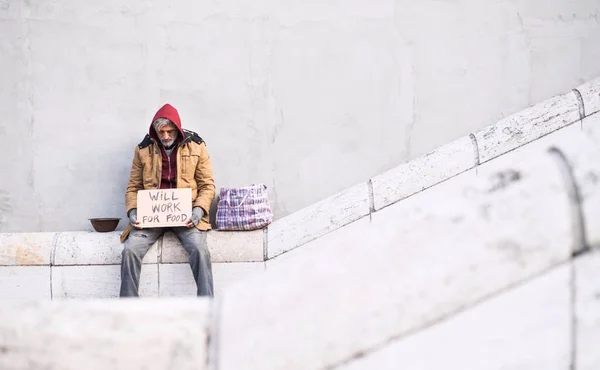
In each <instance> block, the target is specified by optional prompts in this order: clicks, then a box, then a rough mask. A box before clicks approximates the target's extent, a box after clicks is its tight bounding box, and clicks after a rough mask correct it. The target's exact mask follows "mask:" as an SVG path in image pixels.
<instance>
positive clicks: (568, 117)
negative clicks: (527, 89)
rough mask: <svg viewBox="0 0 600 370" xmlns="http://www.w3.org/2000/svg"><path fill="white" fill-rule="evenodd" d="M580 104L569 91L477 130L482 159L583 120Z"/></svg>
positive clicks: (476, 136) (492, 156)
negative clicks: (580, 113)
mask: <svg viewBox="0 0 600 370" xmlns="http://www.w3.org/2000/svg"><path fill="white" fill-rule="evenodd" d="M579 108H580V102H579V99H578V97H577V96H576V95H575V93H574V92H572V91H569V92H568V93H566V94H563V95H559V96H556V97H554V98H551V99H548V100H546V101H545V102H542V103H540V104H537V105H534V106H533V107H531V108H528V109H526V110H524V111H521V112H519V113H517V114H515V115H512V116H510V117H507V118H505V119H503V120H501V121H500V122H498V123H496V124H495V125H493V126H489V127H486V128H484V129H482V130H480V131H478V132H476V133H475V134H474V135H475V138H476V139H477V145H478V147H479V158H480V163H484V162H487V161H489V160H490V159H492V158H496V157H498V156H500V155H502V154H504V153H507V152H509V151H511V150H513V149H516V148H518V147H520V146H522V145H524V144H527V143H529V142H531V141H534V140H536V139H538V138H540V137H542V136H544V135H546V134H549V133H551V132H552V131H555V130H557V129H559V128H561V127H564V126H567V125H569V124H571V123H573V122H576V121H578V120H580V118H581V117H580V115H579Z"/></svg>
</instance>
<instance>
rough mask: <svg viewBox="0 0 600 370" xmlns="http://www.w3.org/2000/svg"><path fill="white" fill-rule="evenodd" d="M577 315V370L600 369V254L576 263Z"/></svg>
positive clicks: (597, 253)
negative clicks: (599, 343)
mask: <svg viewBox="0 0 600 370" xmlns="http://www.w3.org/2000/svg"><path fill="white" fill-rule="evenodd" d="M574 265H575V293H574V294H575V315H576V324H577V328H576V335H577V337H576V343H577V351H576V362H575V369H577V370H596V369H600V352H599V351H598V341H599V340H600V280H599V279H598V271H600V252H598V251H595V252H593V253H590V254H587V255H584V256H581V257H580V258H578V259H576V260H575V263H574Z"/></svg>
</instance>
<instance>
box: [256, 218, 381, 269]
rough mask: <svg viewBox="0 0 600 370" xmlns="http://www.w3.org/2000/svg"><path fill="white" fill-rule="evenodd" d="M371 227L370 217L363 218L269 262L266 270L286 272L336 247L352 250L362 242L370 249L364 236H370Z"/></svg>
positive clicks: (320, 256)
mask: <svg viewBox="0 0 600 370" xmlns="http://www.w3.org/2000/svg"><path fill="white" fill-rule="evenodd" d="M370 227H371V221H370V219H369V217H363V218H361V219H359V220H356V221H354V222H352V223H350V224H348V225H346V226H343V227H340V228H339V229H337V230H334V231H332V232H330V233H329V234H326V235H323V236H322V237H320V238H317V239H314V240H311V241H310V242H308V243H306V244H304V245H302V246H301V247H299V248H295V249H292V250H291V251H289V252H286V253H283V254H280V255H278V256H277V257H275V258H272V259H270V260H267V261H266V269H267V270H268V271H274V270H281V271H285V270H287V269H288V268H290V267H291V266H293V265H295V264H298V263H302V261H304V260H306V259H311V258H313V259H314V258H323V256H322V255H319V254H318V252H319V251H322V250H325V249H327V248H332V247H335V246H343V245H346V246H347V247H348V248H351V247H352V246H353V245H354V244H356V243H358V242H360V241H362V242H363V243H364V246H365V247H366V248H368V247H369V246H370V243H369V240H365V239H364V236H365V235H368V232H369V228H370ZM315 256H318V257H315ZM331 263H332V264H335V263H336V261H335V260H333V261H331Z"/></svg>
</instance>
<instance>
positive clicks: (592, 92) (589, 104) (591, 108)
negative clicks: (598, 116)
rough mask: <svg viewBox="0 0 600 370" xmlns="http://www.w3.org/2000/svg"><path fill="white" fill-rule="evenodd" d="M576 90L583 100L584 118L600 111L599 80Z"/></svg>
mask: <svg viewBox="0 0 600 370" xmlns="http://www.w3.org/2000/svg"><path fill="white" fill-rule="evenodd" d="M577 90H578V91H579V92H580V93H581V97H582V98H583V106H584V107H585V115H586V116H589V115H591V114H594V113H596V112H598V111H600V78H596V79H595V80H592V81H589V82H587V83H585V84H583V85H581V86H578V87H577Z"/></svg>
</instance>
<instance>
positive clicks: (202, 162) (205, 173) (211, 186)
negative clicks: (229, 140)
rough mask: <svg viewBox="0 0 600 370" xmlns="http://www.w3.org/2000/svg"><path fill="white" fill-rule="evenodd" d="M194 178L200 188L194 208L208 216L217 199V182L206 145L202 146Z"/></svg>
mask: <svg viewBox="0 0 600 370" xmlns="http://www.w3.org/2000/svg"><path fill="white" fill-rule="evenodd" d="M194 178H195V180H196V184H197V186H198V195H197V196H196V199H195V200H194V202H193V204H192V206H193V207H200V208H202V210H203V211H204V214H205V215H207V214H208V211H209V210H210V205H211V203H212V201H213V199H214V197H215V180H214V178H213V172H212V165H211V163H210V155H209V154H208V150H206V144H204V143H202V144H200V157H199V158H198V164H197V165H196V172H195V174H194Z"/></svg>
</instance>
